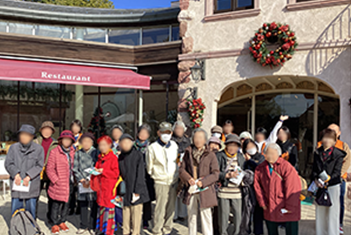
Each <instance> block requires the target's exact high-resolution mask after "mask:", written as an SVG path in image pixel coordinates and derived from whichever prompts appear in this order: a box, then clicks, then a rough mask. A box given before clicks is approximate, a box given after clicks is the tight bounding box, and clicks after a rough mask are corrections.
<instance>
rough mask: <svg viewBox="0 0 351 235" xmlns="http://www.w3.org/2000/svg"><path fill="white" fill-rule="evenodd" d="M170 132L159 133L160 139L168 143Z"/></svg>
mask: <svg viewBox="0 0 351 235" xmlns="http://www.w3.org/2000/svg"><path fill="white" fill-rule="evenodd" d="M171 137H172V135H171V134H161V137H160V138H161V140H162V142H163V143H168V142H169V141H170V140H171Z"/></svg>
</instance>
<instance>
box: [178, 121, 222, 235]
mask: <svg viewBox="0 0 351 235" xmlns="http://www.w3.org/2000/svg"><path fill="white" fill-rule="evenodd" d="M206 142H207V134H206V132H205V131H204V130H203V129H201V128H198V129H195V130H194V133H193V145H191V146H189V147H188V148H187V149H186V150H185V154H184V158H183V161H182V164H181V166H180V169H179V177H180V179H181V180H182V181H183V182H184V184H185V185H186V193H185V196H184V203H185V204H186V205H187V209H188V226H189V230H188V231H189V235H196V234H197V225H196V222H197V216H198V210H199V209H200V217H201V227H202V234H204V235H213V226H212V211H211V208H212V207H214V206H217V198H216V193H215V188H214V186H215V183H216V182H217V180H218V175H219V168H218V162H217V158H216V155H215V154H214V153H213V152H211V151H210V150H209V149H208V147H207V145H206ZM194 187H195V188H197V189H199V190H196V191H194V192H190V191H191V190H189V188H190V189H191V188H194Z"/></svg>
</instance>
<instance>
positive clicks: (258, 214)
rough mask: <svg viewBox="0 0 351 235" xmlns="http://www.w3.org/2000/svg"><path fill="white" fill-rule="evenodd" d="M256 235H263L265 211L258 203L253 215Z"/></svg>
mask: <svg viewBox="0 0 351 235" xmlns="http://www.w3.org/2000/svg"><path fill="white" fill-rule="evenodd" d="M253 224H254V234H255V235H260V234H263V209H262V207H260V205H259V204H258V203H257V204H256V206H255V211H254V214H253Z"/></svg>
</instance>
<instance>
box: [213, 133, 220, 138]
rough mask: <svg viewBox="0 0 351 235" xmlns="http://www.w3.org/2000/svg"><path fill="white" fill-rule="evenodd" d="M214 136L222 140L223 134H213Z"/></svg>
mask: <svg viewBox="0 0 351 235" xmlns="http://www.w3.org/2000/svg"><path fill="white" fill-rule="evenodd" d="M212 136H214V137H217V138H218V139H221V137H222V134H221V133H213V135H212Z"/></svg>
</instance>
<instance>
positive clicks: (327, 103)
mask: <svg viewBox="0 0 351 235" xmlns="http://www.w3.org/2000/svg"><path fill="white" fill-rule="evenodd" d="M339 110H340V102H339V99H336V98H333V97H328V96H322V95H320V96H318V140H319V138H320V134H321V133H322V131H323V130H324V129H325V128H327V127H328V126H329V125H330V124H331V123H336V124H339V122H340V114H339Z"/></svg>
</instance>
